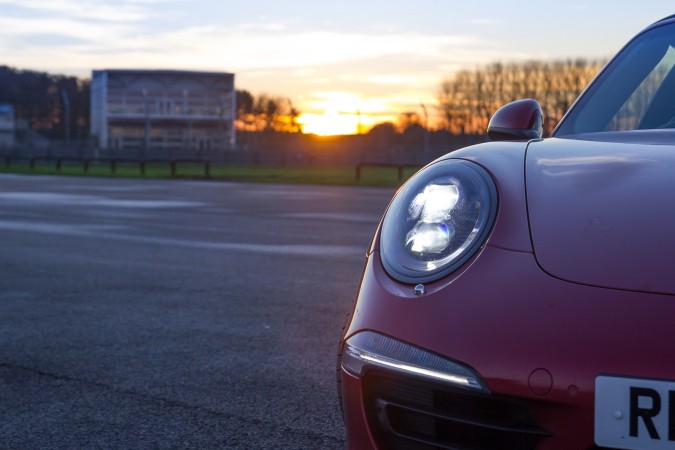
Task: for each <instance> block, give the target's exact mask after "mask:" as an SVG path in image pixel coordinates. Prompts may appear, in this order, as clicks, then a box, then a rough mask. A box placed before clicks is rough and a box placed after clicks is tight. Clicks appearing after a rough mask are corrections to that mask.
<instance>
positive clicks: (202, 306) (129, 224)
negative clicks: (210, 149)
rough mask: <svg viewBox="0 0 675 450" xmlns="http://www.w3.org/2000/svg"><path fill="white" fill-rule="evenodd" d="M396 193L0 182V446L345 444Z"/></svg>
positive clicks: (21, 179)
mask: <svg viewBox="0 0 675 450" xmlns="http://www.w3.org/2000/svg"><path fill="white" fill-rule="evenodd" d="M391 194H392V190H391V189H378V188H353V187H317V186H286V185H259V184H235V183H215V182H214V183H210V182H192V181H144V180H108V179H94V178H66V177H22V176H11V175H0V448H125V449H126V448H158V447H171V448H176V447H179V448H195V447H202V448H242V449H244V448H246V449H257V448H260V449H272V448H274V449H277V448H289V449H290V448H293V449H300V448H306V449H310V448H311V449H331V448H336V449H337V448H341V447H342V446H343V428H342V422H341V419H340V417H339V412H338V411H339V410H338V406H337V403H336V400H335V385H334V354H335V345H336V340H337V339H338V334H339V329H340V327H341V325H342V320H343V317H344V314H345V313H346V311H347V310H348V308H349V306H350V304H351V302H352V300H353V298H354V295H355V293H356V289H357V284H358V278H359V275H360V271H361V268H362V262H363V255H364V252H365V249H366V248H367V246H368V243H369V241H370V237H371V235H372V233H373V231H374V227H375V226H376V223H377V221H378V219H379V215H380V214H381V212H382V211H383V209H384V208H385V206H386V204H387V201H388V199H389V197H390V196H391Z"/></svg>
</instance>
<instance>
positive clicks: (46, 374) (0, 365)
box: [0, 362, 344, 444]
mask: <svg viewBox="0 0 675 450" xmlns="http://www.w3.org/2000/svg"><path fill="white" fill-rule="evenodd" d="M0 369H8V370H16V371H25V372H29V373H32V374H34V375H38V376H41V377H45V378H50V379H52V380H56V381H66V382H72V383H80V384H85V385H89V386H94V387H97V388H100V389H105V390H108V391H111V392H114V393H116V394H122V395H128V396H131V397H137V398H141V399H144V400H150V401H152V402H159V403H162V404H164V405H168V406H171V407H176V408H183V409H186V410H190V411H198V412H204V413H206V414H208V415H210V416H214V417H217V418H220V419H225V420H237V421H240V422H244V423H246V424H249V425H253V426H255V427H264V428H271V429H273V430H275V431H279V432H281V433H293V434H295V435H299V436H306V437H313V438H322V439H326V440H330V441H332V442H334V443H336V444H344V440H343V439H340V438H337V437H335V436H331V435H327V434H321V433H312V432H309V431H305V430H300V429H295V428H290V427H287V426H279V425H277V424H275V423H273V422H268V421H265V420H261V419H254V418H249V417H241V416H237V415H236V414H231V413H224V412H222V411H217V410H214V409H211V408H208V407H204V406H197V405H191V404H189V403H185V402H180V401H177V400H171V399H166V398H163V397H159V396H155V395H150V394H147V393H144V392H138V391H134V390H130V389H120V388H118V387H115V386H112V385H109V384H105V383H100V382H97V381H91V380H84V379H79V378H74V377H70V376H68V375H58V374H53V373H49V372H45V371H42V370H39V369H34V368H31V367H25V366H20V365H16V364H9V363H1V362H0Z"/></svg>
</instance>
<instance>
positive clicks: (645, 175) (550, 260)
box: [338, 18, 675, 450]
mask: <svg viewBox="0 0 675 450" xmlns="http://www.w3.org/2000/svg"><path fill="white" fill-rule="evenodd" d="M656 29H669V30H671V31H669V33H671V34H672V35H673V36H674V37H675V31H672V30H673V29H675V19H672V18H669V19H664V20H663V21H661V22H658V23H656V24H654V25H652V26H651V27H650V28H648V29H647V30H645V31H644V32H643V33H641V34H640V35H638V37H636V39H635V40H634V41H639V40H640V39H643V40H644V39H645V38H643V37H641V36H647V37H649V33H650V32H651V31H653V30H656ZM659 32H661V31H659ZM673 40H674V41H675V39H673ZM638 43H639V42H638ZM630 45H631V44H629V46H627V49H628V50H630ZM635 45H637V44H635ZM628 50H624V52H626V51H628ZM624 52H622V53H624ZM622 53H620V54H619V56H617V57H616V58H615V59H614V60H613V61H612V62H610V64H608V66H607V68H605V69H604V71H603V73H604V72H607V71H610V72H612V71H613V72H615V76H617V75H616V73H618V70H619V69H617V68H616V67H617V64H620V63H621V57H622V56H621V55H622ZM619 68H620V66H619ZM602 77H603V75H602V73H601V75H600V76H599V77H598V78H597V79H596V81H595V82H594V83H592V84H591V86H590V87H589V88H588V89H587V91H585V93H584V94H582V96H581V97H580V100H578V101H577V104H576V105H575V106H574V107H573V108H572V109H571V112H570V113H568V116H566V118H565V119H563V121H562V122H561V125H559V127H558V128H557V129H556V131H554V133H553V137H551V138H549V139H543V140H542V139H529V137H527V136H526V138H525V139H520V140H518V139H516V140H514V141H510V142H490V143H486V144H482V145H478V146H474V147H469V148H466V149H463V150H460V151H456V152H453V153H451V154H448V155H447V156H445V157H444V158H441V160H439V161H436V162H434V163H432V164H431V165H430V166H428V168H425V169H423V170H422V171H421V172H420V174H418V175H416V177H417V176H419V177H423V176H424V173H425V171H428V170H429V167H432V166H434V165H435V164H439V163H444V162H447V161H454V160H457V161H462V164H469V165H478V166H480V167H481V168H482V169H483V170H484V171H485V172H486V173H487V174H489V177H490V178H491V179H492V180H493V182H494V185H495V187H496V192H497V197H498V207H497V208H496V213H495V217H494V221H493V223H492V225H491V228H490V229H489V233H488V234H487V235H486V237H485V239H484V242H482V243H481V245H480V246H479V247H477V248H476V250H475V251H474V252H473V254H469V255H468V257H467V258H466V260H464V261H462V263H461V264H460V265H459V266H458V267H456V268H454V269H453V270H452V271H450V272H449V273H444V274H441V276H436V277H435V279H432V280H425V281H423V282H421V283H415V282H414V280H413V279H411V278H405V277H400V276H398V275H397V274H396V273H395V271H393V270H392V269H389V268H388V267H387V266H386V265H385V263H386V261H385V262H384V263H383V257H382V255H381V251H382V246H383V245H384V243H383V242H382V224H381V226H380V228H379V229H378V231H377V233H376V235H375V238H374V241H373V245H372V247H371V249H370V251H369V253H368V258H367V262H366V266H365V270H364V274H363V280H362V284H361V288H360V291H359V294H358V298H357V302H356V305H355V308H354V311H353V315H352V318H351V322H350V323H349V324H348V328H347V330H346V333H345V336H344V340H343V342H344V344H343V348H342V354H341V357H340V360H339V362H340V366H339V374H338V377H339V382H340V383H339V390H340V393H341V401H342V405H343V412H344V421H345V425H346V430H347V448H348V449H358V450H364V449H382V448H392V449H482V448H508V449H516V448H528V449H591V448H609V447H610V444H611V446H612V447H614V446H616V447H617V448H675V393H674V394H672V396H670V395H669V394H668V393H669V392H671V391H675V381H673V380H675V298H674V297H673V295H675V130H673V129H668V128H658V129H656V127H654V129H652V128H649V129H640V128H639V127H636V128H635V129H632V130H619V131H607V130H604V129H603V130H600V131H598V130H585V129H583V126H584V125H577V127H578V129H579V130H580V131H579V132H570V130H572V131H574V130H573V129H572V128H570V127H571V125H569V121H570V120H571V121H574V120H577V121H579V120H582V119H583V110H584V108H586V107H590V106H588V105H590V104H591V103H590V102H591V101H592V96H593V95H599V94H598V92H600V93H601V90H602V89H603V85H602ZM598 80H599V81H598ZM594 84H595V85H596V86H595V91H593V89H594ZM664 84H665V82H664ZM659 95H661V94H659ZM585 96H586V97H590V98H591V100H589V99H588V98H587V99H586V100H585V99H584V97H585ZM584 101H586V103H584ZM653 102H655V100H653ZM671 102H675V98H671ZM603 103H606V102H603ZM653 104H654V103H653ZM575 108H577V110H579V108H581V112H577V115H576V116H573V114H574V110H575ZM518 109H519V111H520V112H516V113H513V114H515V117H511V118H509V117H508V113H507V114H505V115H506V116H507V117H506V118H504V117H501V118H499V120H497V121H495V124H493V125H495V126H496V125H498V126H499V127H498V128H499V130H498V131H500V132H502V131H504V129H508V128H509V127H514V128H515V129H518V128H527V129H529V130H531V129H533V128H535V125H537V124H533V121H532V120H530V117H531V116H532V113H533V112H536V108H535V109H532V108H530V109H527V108H525V109H526V110H527V111H525V112H523V111H522V110H523V106H522V104H521V105H519V106H518ZM498 114H499V113H498ZM650 114H651V115H654V113H652V112H647V113H646V116H649V115H650ZM570 115H572V117H569V116H570ZM532 117H534V116H532ZM579 117H581V119H579ZM496 118H498V117H497V116H496ZM523 118H524V119H523ZM642 120H643V121H644V118H643V119H642ZM566 121H568V125H567V131H565V125H564V124H565V122H566ZM534 122H536V120H535V121H534ZM510 123H511V124H516V125H509V124H510ZM518 123H520V125H518ZM578 123H581V122H578ZM493 128H494V127H493ZM507 131H508V130H507ZM516 137H517V136H516ZM449 167H452V166H449ZM449 170H451V169H449ZM404 189H405V187H404ZM397 195H399V196H400V195H402V194H401V193H399V194H397ZM392 205H394V204H392ZM394 207H395V206H390V209H391V208H394ZM386 214H393V213H392V212H391V211H389V212H388V213H386ZM386 214H385V217H386ZM403 245H404V244H403V243H401V246H403ZM405 245H408V244H407V243H406V244H405ZM427 278H428V277H427ZM402 279H403V281H402ZM416 284H417V286H416ZM356 336H362V337H363V336H368V337H369V339H371V341H370V342H375V341H373V340H372V339H375V340H376V341H377V339H380V338H381V339H384V340H383V341H380V343H381V344H382V345H381V346H379V347H378V345H379V344H378V345H374V344H373V346H372V347H370V348H366V349H362V350H358V349H357V350H358V351H356V352H352V354H354V355H357V356H353V357H351V358H352V359H351V360H350V361H354V358H356V359H358V358H359V355H360V356H363V358H364V359H363V360H362V361H359V362H358V363H357V364H356V366H354V365H353V364H352V362H350V363H349V364H347V363H346V362H345V352H346V351H348V348H350V339H351V340H353V341H356V340H355V339H354V338H355V337H356ZM364 339H365V337H364ZM364 342H365V341H364ZM399 344H400V347H396V348H397V350H391V351H389V350H387V351H386V352H385V353H386V354H384V355H382V357H379V356H378V354H377V349H378V348H387V349H389V348H393V347H392V346H396V345H399ZM354 345H355V346H356V347H358V345H357V344H354ZM368 345H370V344H368ZM356 347H355V348H356ZM401 349H402V350H401ZM417 351H419V352H421V353H419V355H421V356H419V358H418V357H415V356H414V355H415V352H417ZM406 352H408V353H406ZM364 355H365V356H364ZM392 355H393V356H392ZM396 355H399V356H400V357H399V356H396ZM401 355H413V356H401ZM397 358H398V359H397ZM406 358H412V359H406ZM415 358H417V359H415ZM429 358H432V359H429ZM433 358H437V359H438V361H441V360H443V361H446V362H447V364H449V366H448V365H446V366H442V364H445V363H438V364H441V366H442V367H454V366H452V364H455V363H456V364H457V365H458V366H461V369H459V372H458V373H460V375H461V376H459V378H460V379H463V378H462V377H465V375H462V374H466V373H469V374H471V373H473V374H475V375H476V378H477V379H479V382H480V383H479V384H480V386H477V387H476V386H474V387H473V388H471V387H466V386H462V385H461V384H458V383H455V382H446V381H444V380H443V379H441V378H442V376H445V375H443V373H445V372H443V370H441V369H438V367H441V366H439V365H438V364H436V363H433V365H431V364H432V363H430V365H429V366H428V367H427V366H425V364H424V363H423V362H424V361H436V360H435V359H433ZM420 361H422V362H420ZM350 367H352V368H351V369H350ZM353 367H357V368H356V369H354V368H353ZM441 372H443V373H441ZM448 376H451V377H454V376H455V375H454V372H453V373H451V374H450V375H448ZM471 376H473V375H470V376H468V378H471ZM606 383H609V384H611V383H615V384H614V385H612V386H614V387H611V386H610V387H607V384H606ZM671 383H672V385H671ZM596 386H600V388H598V387H596ZM657 397H658V398H657ZM670 400H672V401H670ZM614 401H616V402H619V403H620V404H621V405H623V406H621V407H618V406H617V407H613V406H612V405H613V403H612V402H614ZM621 402H623V403H621ZM626 402H627V403H626ZM619 403H617V404H619ZM608 405H609V406H608ZM624 406H625V408H624ZM605 423H606V424H607V425H605ZM617 442H618V444H617ZM608 443H609V444H608ZM635 446H638V447H635ZM643 446H644V447H643Z"/></svg>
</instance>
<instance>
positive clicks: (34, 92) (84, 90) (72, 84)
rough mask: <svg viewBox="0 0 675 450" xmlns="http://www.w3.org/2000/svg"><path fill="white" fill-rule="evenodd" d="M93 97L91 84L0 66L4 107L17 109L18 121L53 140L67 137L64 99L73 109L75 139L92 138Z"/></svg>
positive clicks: (0, 89) (0, 91)
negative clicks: (91, 101)
mask: <svg viewBox="0 0 675 450" xmlns="http://www.w3.org/2000/svg"><path fill="white" fill-rule="evenodd" d="M89 93H90V82H89V81H88V80H82V79H79V78H76V77H69V76H64V75H51V74H47V73H44V72H36V71H32V70H19V69H14V68H11V67H7V66H0V103H11V104H12V105H14V111H15V115H16V118H17V119H18V120H23V121H25V122H26V123H27V124H28V125H29V126H30V127H31V128H32V129H33V130H36V131H38V132H40V133H41V134H43V135H45V136H47V137H50V138H56V139H62V138H64V136H65V128H66V127H65V123H64V122H65V120H66V117H65V114H64V112H65V108H64V95H66V96H67V98H68V101H69V102H70V106H71V108H70V117H69V118H68V119H69V120H70V130H71V136H72V137H75V138H78V137H79V138H84V137H86V136H87V135H88V132H89Z"/></svg>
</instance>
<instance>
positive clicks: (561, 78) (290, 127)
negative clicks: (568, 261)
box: [0, 59, 604, 143]
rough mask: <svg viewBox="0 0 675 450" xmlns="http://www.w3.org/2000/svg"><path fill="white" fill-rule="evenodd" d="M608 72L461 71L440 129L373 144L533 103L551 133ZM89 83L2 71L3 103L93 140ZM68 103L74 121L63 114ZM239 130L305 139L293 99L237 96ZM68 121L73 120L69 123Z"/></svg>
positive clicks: (412, 125)
mask: <svg viewBox="0 0 675 450" xmlns="http://www.w3.org/2000/svg"><path fill="white" fill-rule="evenodd" d="M603 64H604V61H600V60H587V59H575V60H571V59H570V60H557V61H527V62H513V63H503V62H495V63H492V64H488V65H486V66H481V67H477V68H474V69H466V70H461V71H459V72H457V73H456V74H454V75H453V76H451V77H448V78H446V79H445V80H444V81H443V82H442V83H441V85H440V89H439V92H438V105H437V107H438V109H439V111H440V113H441V117H442V121H441V123H439V124H436V126H435V127H432V126H430V124H428V123H427V121H426V117H425V119H424V120H422V118H421V117H420V116H419V115H417V114H416V113H403V114H401V116H400V117H399V120H398V123H397V124H392V123H385V124H379V125H376V126H375V127H374V128H372V129H371V131H370V132H369V133H368V134H370V135H371V140H373V141H374V142H382V143H384V142H387V143H389V142H393V141H396V140H403V141H407V140H414V141H419V139H420V136H422V135H423V133H425V132H426V131H428V130H429V129H430V128H436V129H437V130H445V131H447V132H450V133H452V134H457V135H473V134H484V133H485V130H486V129H487V124H488V122H489V120H490V117H491V116H492V114H494V112H495V111H496V110H497V109H498V108H499V107H501V106H502V105H504V104H506V103H508V102H511V101H514V100H518V99H522V98H535V99H537V100H538V101H539V102H540V103H541V105H542V108H543V109H544V115H545V124H544V130H545V131H546V132H550V131H551V130H552V129H553V127H554V126H555V125H556V124H557V123H558V122H559V121H560V119H561V118H562V116H563V114H564V113H565V112H566V111H567V109H568V108H569V107H570V106H571V104H572V102H574V100H575V99H576V98H577V96H578V95H579V93H580V92H581V91H582V89H584V87H585V86H586V85H587V84H588V83H589V82H590V80H591V79H592V78H593V77H594V76H595V74H596V73H597V72H598V71H599V69H600V68H601V67H602V65H603ZM90 84H91V80H90V79H81V78H76V77H71V76H65V75H53V74H48V73H44V72H37V71H31V70H18V69H14V68H11V67H7V66H0V103H11V104H13V105H14V109H15V116H16V118H17V120H18V123H19V125H20V126H21V125H22V124H23V126H24V127H25V128H29V129H31V130H34V131H37V132H39V133H40V134H42V135H43V136H45V137H47V138H54V139H62V138H63V137H64V136H65V133H66V124H65V121H66V120H69V121H70V123H69V128H70V132H71V137H72V138H86V137H88V135H89V120H90V118H89V117H90V114H89V108H90V100H89V97H90ZM65 102H69V103H70V114H65V104H66V103H65ZM236 102H237V111H236V126H237V128H238V129H239V130H242V131H250V132H265V133H271V132H288V133H301V132H302V129H301V126H300V125H299V124H298V122H297V119H298V117H299V116H300V114H301V112H300V110H299V109H298V108H297V107H296V106H295V105H294V104H293V103H292V101H291V100H290V99H288V98H285V97H283V96H279V95H273V94H269V93H261V94H259V95H253V94H252V93H251V92H249V91H247V90H243V89H242V90H237V91H236ZM66 116H68V117H66Z"/></svg>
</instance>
